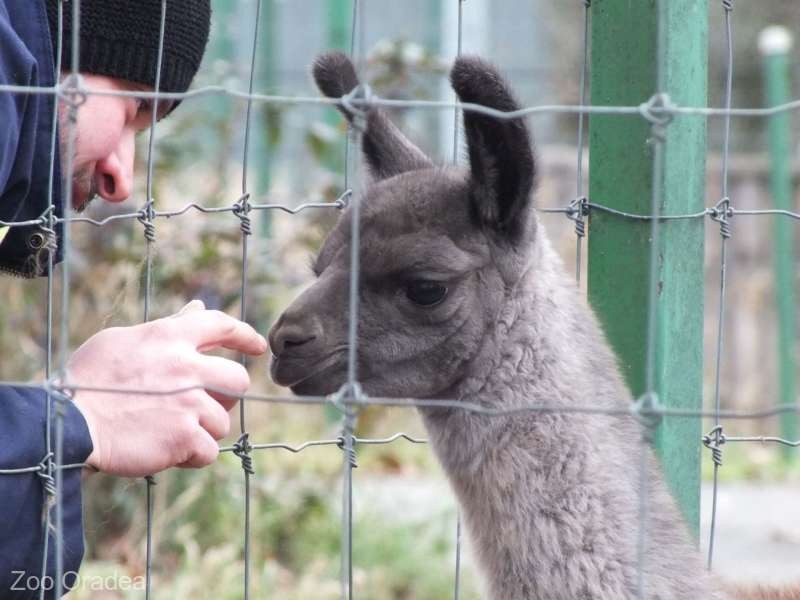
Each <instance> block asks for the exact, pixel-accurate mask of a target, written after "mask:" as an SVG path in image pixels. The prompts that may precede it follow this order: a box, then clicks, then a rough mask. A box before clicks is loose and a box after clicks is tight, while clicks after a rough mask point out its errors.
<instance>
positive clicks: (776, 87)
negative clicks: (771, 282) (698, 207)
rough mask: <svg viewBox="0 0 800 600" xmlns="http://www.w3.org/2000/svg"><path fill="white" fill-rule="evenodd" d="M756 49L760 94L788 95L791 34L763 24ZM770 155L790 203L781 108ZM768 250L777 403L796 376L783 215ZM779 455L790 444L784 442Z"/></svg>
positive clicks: (789, 421)
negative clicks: (761, 60) (773, 303)
mask: <svg viewBox="0 0 800 600" xmlns="http://www.w3.org/2000/svg"><path fill="white" fill-rule="evenodd" d="M758 46H759V50H760V51H761V54H762V55H763V57H764V96H765V100H766V104H767V106H775V105H777V104H783V103H784V102H788V101H789V97H790V95H791V93H790V87H791V86H790V80H789V60H788V54H789V50H790V49H791V47H792V37H791V34H790V33H789V30H787V29H786V28H784V27H768V28H766V29H765V30H764V31H762V32H761V35H760V36H759V40H758ZM767 127H768V128H767V135H768V138H769V158H770V189H771V191H772V199H773V202H774V205H775V208H777V209H782V210H792V209H793V204H794V203H793V194H792V176H791V172H790V157H791V155H792V150H791V142H790V139H789V136H790V133H791V116H790V114H789V113H786V112H783V113H779V114H776V115H772V116H771V117H770V118H769V121H768V126H767ZM774 227H775V229H774V231H775V236H774V243H773V253H774V255H775V300H776V303H777V306H776V308H777V313H778V314H777V316H778V360H779V378H780V379H779V381H780V401H781V404H794V403H795V402H796V401H797V387H796V380H795V368H796V367H795V365H796V364H797V363H796V359H795V340H796V329H795V315H794V313H795V310H796V307H795V303H794V268H795V262H794V256H795V254H794V240H793V230H792V224H791V223H790V222H789V221H788V220H787V219H785V218H783V217H780V216H776V217H775V225H774ZM781 436H782V437H783V438H785V439H787V440H795V439H796V438H797V416H796V415H795V414H794V413H786V414H785V415H783V416H782V417H781ZM784 450H785V452H784V457H785V458H789V457H790V456H791V455H792V449H791V448H788V447H784Z"/></svg>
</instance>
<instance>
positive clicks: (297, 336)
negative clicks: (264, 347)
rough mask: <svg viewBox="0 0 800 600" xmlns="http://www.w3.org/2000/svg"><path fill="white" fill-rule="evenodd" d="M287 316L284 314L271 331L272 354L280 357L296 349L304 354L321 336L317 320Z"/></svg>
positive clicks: (270, 345) (270, 344)
mask: <svg viewBox="0 0 800 600" xmlns="http://www.w3.org/2000/svg"><path fill="white" fill-rule="evenodd" d="M285 317H286V315H285V314H284V315H282V316H281V318H280V319H278V321H277V322H276V323H275V325H273V326H272V329H271V330H270V332H269V347H270V350H271V351H272V354H273V355H274V356H277V357H279V356H281V355H283V354H286V353H292V352H294V351H296V350H299V351H301V353H302V354H306V353H308V350H310V349H311V346H313V345H314V344H312V342H314V341H315V340H317V339H318V338H319V337H320V335H319V334H320V332H319V331H318V327H315V321H314V320H313V319H311V320H306V321H300V320H297V319H287V318H285Z"/></svg>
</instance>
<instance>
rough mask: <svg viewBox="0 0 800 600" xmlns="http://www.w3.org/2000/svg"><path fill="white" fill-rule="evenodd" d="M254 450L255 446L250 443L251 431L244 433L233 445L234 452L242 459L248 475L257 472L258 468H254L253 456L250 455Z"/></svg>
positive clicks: (243, 467)
mask: <svg viewBox="0 0 800 600" xmlns="http://www.w3.org/2000/svg"><path fill="white" fill-rule="evenodd" d="M252 450H253V446H252V444H250V434H249V433H243V434H242V435H241V436H240V437H239V439H238V440H236V443H235V444H234V445H233V453H234V454H235V455H236V456H238V457H239V459H240V460H241V461H242V469H243V470H244V472H245V473H247V474H248V475H255V474H256V470H255V468H253V457H252V456H250V452H251V451H252Z"/></svg>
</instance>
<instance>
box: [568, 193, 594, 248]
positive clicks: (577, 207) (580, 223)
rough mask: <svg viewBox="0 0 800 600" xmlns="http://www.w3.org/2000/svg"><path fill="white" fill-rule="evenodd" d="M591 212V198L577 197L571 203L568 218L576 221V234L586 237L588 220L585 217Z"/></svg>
mask: <svg viewBox="0 0 800 600" xmlns="http://www.w3.org/2000/svg"><path fill="white" fill-rule="evenodd" d="M588 214H589V199H588V198H586V196H581V197H580V198H575V200H573V201H572V202H570V203H569V210H568V211H567V218H568V219H569V220H570V221H573V222H574V223H575V235H577V236H578V237H581V238H582V237H584V236H585V235H586V221H585V219H584V217H586V216H588Z"/></svg>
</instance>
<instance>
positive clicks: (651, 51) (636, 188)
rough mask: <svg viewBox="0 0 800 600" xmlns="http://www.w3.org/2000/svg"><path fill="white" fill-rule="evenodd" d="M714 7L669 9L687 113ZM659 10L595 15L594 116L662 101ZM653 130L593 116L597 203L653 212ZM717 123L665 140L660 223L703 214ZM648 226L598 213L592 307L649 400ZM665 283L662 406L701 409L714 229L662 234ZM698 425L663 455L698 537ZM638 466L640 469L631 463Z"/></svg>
mask: <svg viewBox="0 0 800 600" xmlns="http://www.w3.org/2000/svg"><path fill="white" fill-rule="evenodd" d="M707 10H708V7H707V5H706V2H705V1H704V0H669V1H668V2H665V3H664V6H663V8H662V11H663V18H664V19H665V20H666V22H665V23H664V24H663V25H664V36H663V37H664V44H665V47H664V49H663V50H662V51H663V53H664V55H663V57H662V60H663V63H662V64H663V67H664V76H663V80H664V89H663V90H662V91H665V92H667V93H668V94H669V96H670V98H671V99H672V100H673V101H674V102H676V103H678V104H682V105H689V106H705V104H706V90H707V83H706V73H707V62H708V50H707V37H708V14H707ZM657 19H658V2H653V1H650V2H630V1H629V0H594V2H593V3H592V59H591V93H592V104H597V105H628V106H630V105H638V104H641V103H643V102H646V101H647V100H648V99H649V98H651V96H652V95H653V93H654V92H655V91H656V65H657V52H658V43H657V42H658V27H657V26H658V21H657ZM650 135H651V130H650V124H649V123H648V122H647V121H646V120H645V119H643V118H637V117H623V116H614V115H593V116H592V118H591V120H590V177H589V190H590V199H591V201H593V202H596V203H600V204H604V205H607V206H611V207H613V208H616V209H619V210H623V211H627V212H631V213H638V214H649V213H650V212H651V206H650V203H651V198H652V185H653V183H652V175H653V151H652V146H651V145H650V144H649V141H648V140H649V137H650ZM705 145H706V123H705V119H704V118H703V117H696V116H680V117H676V118H675V119H674V120H673V122H672V123H670V124H669V125H668V126H667V128H666V142H665V148H664V152H663V156H664V164H663V174H664V175H663V180H662V183H661V185H662V186H663V187H662V190H661V194H660V198H661V206H660V207H659V208H660V212H661V214H677V213H690V212H695V211H702V210H703V206H704V191H705ZM650 228H651V224H650V223H649V222H648V221H634V220H630V219H624V218H621V217H618V216H614V215H611V214H608V213H603V212H599V211H594V212H592V214H591V215H590V227H589V277H588V289H589V300H590V302H591V304H592V306H593V307H594V309H595V311H596V313H597V315H598V317H599V319H600V321H601V323H602V325H603V327H604V330H605V333H606V335H607V337H608V339H609V341H610V343H611V345H612V346H613V348H614V349H615V351H616V352H617V355H618V357H619V361H620V365H621V367H622V370H623V373H624V375H625V377H626V380H627V383H628V385H629V387H630V388H631V391H632V392H633V394H634V396H635V397H638V396H639V395H641V394H642V393H643V392H645V391H646V390H645V368H646V355H647V352H646V347H647V339H646V337H647V314H648V283H649V268H650V258H649V257H650V251H651V248H650V233H651V232H650ZM660 232H661V233H660V236H659V237H660V239H659V244H658V245H659V247H658V248H657V251H658V262H657V264H658V267H657V268H658V270H659V272H658V274H657V277H658V279H657V290H658V292H657V300H656V302H657V321H656V347H655V350H656V353H655V378H654V379H655V388H656V389H655V391H656V392H657V394H658V398H659V401H660V402H661V404H662V405H665V406H668V407H673V408H678V407H680V408H690V409H700V408H701V406H702V389H703V377H702V373H703V249H704V242H703V221H702V219H692V220H680V221H666V222H662V223H661V230H660ZM700 437H701V423H700V420H699V419H663V420H662V422H661V423H660V425H659V426H658V429H657V431H656V434H655V444H656V448H657V451H658V454H659V456H660V457H661V459H662V464H663V467H664V471H665V475H666V478H667V481H668V483H669V485H670V488H671V490H672V492H673V494H674V496H675V498H676V499H677V501H678V503H679V505H680V507H681V509H682V511H683V514H684V516H685V517H686V520H687V522H688V523H689V526H690V528H691V529H692V531H693V532H694V533H695V534H697V533H698V531H699V522H700V519H699V507H700ZM632 460H633V457H632Z"/></svg>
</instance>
